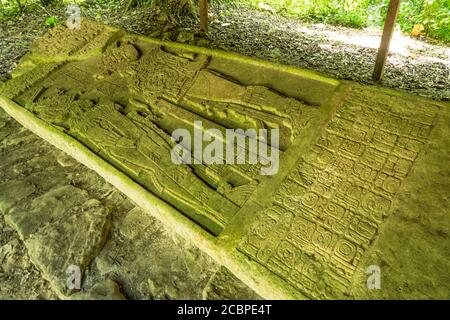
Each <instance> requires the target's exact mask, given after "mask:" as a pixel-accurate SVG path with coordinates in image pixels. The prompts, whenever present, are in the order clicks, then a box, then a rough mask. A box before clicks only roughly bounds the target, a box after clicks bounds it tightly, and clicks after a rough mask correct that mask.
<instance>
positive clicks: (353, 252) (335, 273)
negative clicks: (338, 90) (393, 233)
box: [239, 87, 439, 298]
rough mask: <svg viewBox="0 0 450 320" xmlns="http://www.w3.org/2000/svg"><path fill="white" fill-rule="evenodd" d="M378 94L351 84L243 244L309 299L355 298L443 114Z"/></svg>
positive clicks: (247, 250)
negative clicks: (364, 262)
mask: <svg viewBox="0 0 450 320" xmlns="http://www.w3.org/2000/svg"><path fill="white" fill-rule="evenodd" d="M379 97H380V99H379V100H377V101H372V100H371V90H370V89H363V88H359V87H355V88H353V90H352V92H350V93H349V95H348V96H347V97H346V99H345V101H344V103H343V104H342V106H340V107H339V108H338V110H337V112H336V114H335V116H334V117H333V118H332V119H331V121H330V122H329V123H328V125H327V126H326V128H325V130H324V132H323V133H322V135H321V136H320V138H319V139H318V140H317V142H316V143H315V144H314V145H313V146H312V147H311V149H310V150H309V152H308V153H306V154H305V156H303V157H302V158H301V159H300V160H299V161H298V163H297V164H296V166H295V168H294V169H293V170H292V171H291V172H290V174H289V175H288V176H287V177H286V178H285V180H284V181H283V183H282V185H281V187H280V189H279V190H278V191H277V193H276V195H275V196H274V199H273V204H272V206H270V208H268V209H267V210H265V211H264V212H263V213H262V214H261V215H260V217H259V218H258V219H257V222H256V223H255V225H254V226H253V228H252V230H251V231H250V233H249V234H248V235H247V237H246V238H245V240H244V241H243V242H242V243H241V244H240V246H239V250H240V251H241V252H243V253H245V254H247V255H248V256H250V257H251V258H252V259H254V260H255V261H257V262H258V263H260V264H262V265H264V266H265V267H267V268H268V269H269V270H271V271H272V272H274V273H275V274H277V275H278V276H280V277H282V278H283V279H285V280H286V281H287V282H289V283H290V284H291V285H292V286H294V287H296V288H298V289H299V290H301V291H302V292H304V294H306V295H307V296H309V297H311V298H336V297H345V296H348V295H350V292H349V290H350V285H351V283H352V277H353V275H354V273H355V270H356V268H357V267H358V264H359V262H360V261H361V258H362V257H363V255H364V253H365V252H366V250H367V249H368V248H369V247H370V246H371V244H372V242H373V241H374V240H375V239H376V237H377V235H378V233H379V231H380V228H381V227H382V225H383V222H384V221H385V219H386V218H387V217H388V216H389V214H390V213H391V208H392V204H393V201H394V200H395V197H396V194H397V193H398V191H399V189H400V187H401V185H402V182H403V181H404V179H405V178H406V177H407V176H408V174H409V172H410V171H411V169H412V167H413V165H414V162H415V161H416V160H417V157H418V156H419V153H420V151H421V150H422V149H423V146H424V144H425V143H426V141H427V139H428V137H429V136H430V133H431V130H432V128H433V126H434V123H435V120H436V117H437V114H438V112H439V108H438V107H437V106H434V105H432V104H428V105H427V104H425V105H424V106H423V108H421V109H417V108H412V107H411V105H410V103H411V101H409V100H408V99H398V100H397V101H396V102H397V103H395V104H393V103H392V100H394V99H396V98H395V96H390V95H388V94H385V95H381V96H379ZM384 99H385V100H384ZM383 100H384V101H383ZM389 100H391V101H389Z"/></svg>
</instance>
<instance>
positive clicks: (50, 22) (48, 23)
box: [44, 16, 59, 28]
mask: <svg viewBox="0 0 450 320" xmlns="http://www.w3.org/2000/svg"><path fill="white" fill-rule="evenodd" d="M58 23H59V19H58V18H57V17H55V16H51V17H48V18H47V19H46V20H45V22H44V24H45V25H46V26H47V27H51V28H53V27H54V26H56V25H57V24H58Z"/></svg>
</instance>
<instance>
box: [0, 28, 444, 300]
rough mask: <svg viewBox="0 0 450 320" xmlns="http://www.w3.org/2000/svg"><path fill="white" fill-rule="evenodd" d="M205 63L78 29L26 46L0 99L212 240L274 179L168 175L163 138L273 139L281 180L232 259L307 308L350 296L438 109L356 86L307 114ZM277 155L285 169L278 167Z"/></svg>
mask: <svg viewBox="0 0 450 320" xmlns="http://www.w3.org/2000/svg"><path fill="white" fill-rule="evenodd" d="M213 59H220V58H217V57H215V56H214V55H212V56H210V55H206V54H201V53H195V52H189V51H186V50H181V49H177V48H175V47H172V46H170V45H160V44H157V43H154V42H151V41H144V40H143V39H141V38H137V37H131V36H125V35H124V34H123V33H121V32H120V31H117V30H114V29H110V28H106V27H102V26H99V25H97V24H95V23H92V22H89V21H83V23H82V30H78V31H77V30H68V29H66V28H64V27H58V28H55V29H53V30H52V31H51V33H50V34H48V35H47V36H46V37H44V38H43V39H41V40H39V41H38V42H36V43H35V44H34V46H33V48H32V50H31V52H30V54H29V55H28V56H27V57H26V58H25V59H24V61H31V62H30V63H28V64H27V63H23V64H22V65H21V66H19V68H18V70H17V72H16V73H17V76H16V77H15V78H13V79H12V80H10V81H8V82H7V83H6V84H4V85H3V87H0V94H1V95H3V96H5V97H7V98H9V99H11V100H13V101H14V102H16V103H17V104H19V105H21V106H23V107H24V108H26V109H27V110H28V111H30V112H31V113H33V114H34V115H35V117H37V118H39V119H41V120H43V121H44V122H45V123H47V124H49V125H51V126H52V127H54V128H57V129H58V130H60V131H61V132H63V133H64V134H67V135H69V136H71V137H72V138H74V139H76V140H77V141H79V142H81V143H82V144H83V145H85V146H86V147H88V148H89V149H90V150H91V151H92V152H93V153H95V154H96V155H97V156H98V157H100V158H102V159H103V160H105V161H107V162H108V163H110V164H112V165H113V166H114V167H115V168H117V169H118V170H120V171H121V172H123V173H125V174H126V175H127V176H129V177H130V178H131V179H132V180H133V181H134V182H136V183H137V184H139V185H141V186H142V187H144V188H145V189H146V190H148V191H149V192H150V193H152V194H153V195H155V196H157V197H159V198H160V199H162V200H164V201H165V202H166V203H168V204H170V205H171V206H173V207H174V208H176V209H177V210H178V211H179V212H180V214H183V215H185V216H187V217H188V218H189V219H191V220H192V221H193V223H195V224H197V225H199V226H201V227H202V228H203V229H204V230H206V231H207V232H208V233H210V234H212V235H213V236H215V237H219V238H220V235H221V234H222V233H223V232H225V231H226V230H227V227H228V226H230V225H231V224H232V222H233V221H237V220H239V217H240V215H241V214H242V215H244V214H245V212H246V210H247V207H248V206H249V202H252V201H253V202H257V201H258V200H257V199H258V197H257V196H256V198H255V199H256V200H255V199H254V200H251V199H253V198H254V197H255V195H256V194H257V191H258V189H259V188H260V187H262V185H263V184H265V185H267V184H270V183H271V182H270V181H271V180H268V178H266V177H264V176H261V175H260V167H261V165H255V164H250V163H246V164H242V165H218V164H213V165H205V164H192V165H188V164H182V165H177V164H174V163H173V162H172V159H171V150H172V148H173V147H174V146H175V145H176V143H175V142H174V141H173V140H172V139H171V134H172V132H173V131H174V130H176V129H178V128H185V129H187V130H189V131H191V132H193V131H194V122H195V121H202V124H203V130H207V129H217V130H219V131H220V132H225V130H226V129H243V130H247V129H256V130H259V129H274V128H277V129H279V130H280V141H279V150H280V159H281V164H280V166H281V167H282V170H280V173H279V174H278V175H277V176H278V177H280V179H279V180H278V181H280V182H278V183H274V185H273V187H272V188H271V193H270V194H266V195H265V198H266V200H267V199H269V200H270V201H268V202H267V203H268V206H266V207H265V208H262V209H261V210H259V212H258V214H257V215H256V216H255V217H253V219H251V221H252V222H251V224H249V226H248V228H247V230H248V231H244V234H243V236H242V238H241V239H239V241H238V243H239V245H238V246H237V251H238V252H240V253H241V254H243V255H245V256H247V258H248V259H250V261H251V263H255V264H257V265H259V266H262V267H263V268H265V269H267V271H268V272H269V273H271V274H272V275H273V276H274V277H279V278H281V279H282V280H283V281H285V282H286V283H287V284H288V285H290V286H292V287H294V288H295V289H296V290H299V291H300V292H301V293H302V294H304V295H305V296H307V297H310V298H333V297H342V296H348V295H349V294H350V289H351V285H352V280H353V277H354V274H355V271H356V270H357V268H358V266H359V264H360V261H361V259H362V258H363V257H364V255H365V254H366V252H367V250H368V249H369V248H370V247H371V245H372V244H373V242H374V240H375V239H376V238H377V236H378V235H379V232H380V230H381V229H380V228H381V227H382V225H383V223H384V222H385V221H386V219H388V218H389V215H390V213H391V210H392V206H393V202H394V201H395V199H396V195H397V194H398V192H399V190H400V188H401V186H402V184H403V182H404V181H405V179H407V177H408V175H409V173H410V172H411V170H412V168H413V166H414V164H415V161H416V160H417V159H418V156H419V154H420V152H421V151H422V150H423V149H424V146H425V145H426V143H427V139H428V138H429V137H430V134H431V132H432V129H433V127H434V125H435V122H436V119H437V116H438V113H439V111H440V108H439V107H438V106H437V105H433V104H428V105H424V106H423V108H413V104H414V100H413V99H409V98H403V97H397V96H394V95H392V94H390V93H380V92H376V94H377V99H376V101H373V100H372V98H371V97H372V95H373V94H374V92H375V91H373V90H375V89H370V88H366V87H363V86H357V85H355V86H352V87H351V89H350V90H347V92H346V94H345V95H344V96H343V97H342V98H341V99H336V102H335V105H332V104H331V103H330V105H327V104H325V103H323V104H319V105H317V104H313V103H310V102H308V101H307V100H308V99H301V98H299V97H294V96H289V95H287V94H286V93H284V92H280V91H277V90H275V89H273V88H271V86H270V85H267V86H264V85H251V84H250V85H249V84H248V83H247V84H243V83H242V82H241V81H240V80H239V79H237V78H234V77H232V76H229V75H228V74H227V73H226V70H216V69H214V68H211V67H210V65H211V61H212V60H213ZM255 77H258V73H257V72H255ZM333 90H334V89H333ZM335 95H338V93H337V91H335V92H334V93H333V96H335ZM330 98H331V96H330ZM330 101H331V100H330ZM393 102H394V103H393ZM327 108H328V109H327ZM327 110H328V111H327ZM313 121H316V123H318V124H320V125H318V126H317V127H316V128H312V127H313V126H312V125H311V123H312V122H313ZM308 130H309V131H308ZM311 130H316V133H317V134H315V135H314V136H308V135H307V134H306V131H308V132H312V131H311ZM224 137H225V135H224ZM302 139H309V140H310V141H304V140H302ZM298 142H303V144H301V143H300V144H299V143H298ZM267 144H269V145H270V144H271V142H270V141H269V142H267ZM300 145H301V147H300ZM305 145H307V147H305ZM183 147H185V148H186V149H190V148H192V146H191V145H187V144H186V145H183ZM246 151H248V150H246ZM287 154H289V157H291V158H292V157H294V158H295V159H294V161H293V162H292V163H295V164H294V165H293V166H292V167H283V166H284V162H283V161H284V157H285V155H286V156H287ZM286 168H287V169H286ZM275 178H276V177H275ZM275 180H276V179H275ZM266 189H267V188H266ZM250 200H251V201H250ZM233 225H235V222H234V224H233ZM219 245H220V244H219Z"/></svg>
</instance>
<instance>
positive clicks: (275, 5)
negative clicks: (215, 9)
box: [211, 0, 450, 41]
mask: <svg viewBox="0 0 450 320" xmlns="http://www.w3.org/2000/svg"><path fill="white" fill-rule="evenodd" d="M211 1H216V2H220V3H228V4H232V3H234V4H244V5H249V6H251V7H253V8H257V9H260V10H267V6H268V7H269V8H272V9H273V10H274V11H276V12H278V13H280V14H283V15H286V16H291V17H297V18H301V19H304V20H307V21H311V22H323V23H329V24H337V25H344V26H349V27H357V28H362V27H367V26H373V27H382V25H383V23H384V18H385V16H386V12H387V8H388V5H389V0H211ZM398 23H399V25H400V28H401V30H402V31H404V32H407V33H410V32H411V31H412V29H413V28H414V26H415V25H417V24H422V25H423V26H424V29H425V30H424V32H425V34H426V35H427V36H429V37H433V38H436V39H440V40H444V41H450V0H403V1H402V4H401V8H400V13H399V18H398Z"/></svg>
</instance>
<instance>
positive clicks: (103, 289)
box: [70, 279, 125, 300]
mask: <svg viewBox="0 0 450 320" xmlns="http://www.w3.org/2000/svg"><path fill="white" fill-rule="evenodd" d="M70 299H71V300H125V297H124V296H123V295H122V293H121V292H120V288H119V286H118V285H117V283H115V282H114V281H112V280H110V279H107V280H104V281H102V282H99V283H97V284H95V285H94V286H93V287H92V288H90V289H89V290H87V292H84V291H83V292H77V293H74V294H72V295H71V296H70Z"/></svg>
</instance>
